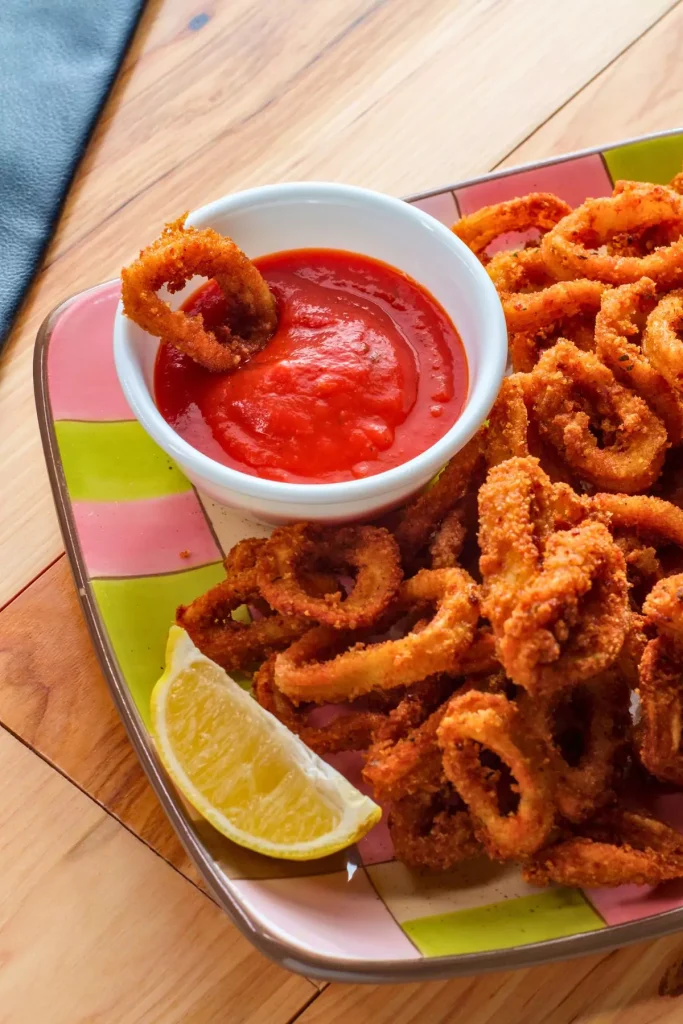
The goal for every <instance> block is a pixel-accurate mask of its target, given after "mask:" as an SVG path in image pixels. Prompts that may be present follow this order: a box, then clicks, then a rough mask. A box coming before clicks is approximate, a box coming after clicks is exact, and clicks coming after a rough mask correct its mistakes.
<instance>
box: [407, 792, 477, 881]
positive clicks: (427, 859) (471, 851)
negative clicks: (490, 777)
mask: <svg viewBox="0 0 683 1024" xmlns="http://www.w3.org/2000/svg"><path fill="white" fill-rule="evenodd" d="M387 824H388V826H389V834H390V835H391V839H392V842H393V844H394V856H395V857H396V859H397V860H400V861H402V862H403V863H404V864H408V865H410V866H411V867H415V868H429V869H430V870H432V871H448V869H449V868H452V867H454V865H456V864H458V863H460V861H463V860H468V859H469V858H470V857H476V856H477V854H480V853H481V847H480V845H479V843H478V842H477V840H476V839H475V837H474V832H473V830H472V819H471V817H470V815H469V813H468V811H467V807H466V806H465V803H464V801H463V800H462V799H461V798H460V797H459V796H458V794H457V793H456V792H455V791H454V790H453V787H452V786H450V785H448V784H444V786H443V787H442V788H441V789H440V790H439V791H438V792H437V793H415V794H414V795H413V796H410V797H403V798H402V799H400V800H396V801H395V802H394V803H392V804H391V805H390V807H389V815H388V818H387Z"/></svg>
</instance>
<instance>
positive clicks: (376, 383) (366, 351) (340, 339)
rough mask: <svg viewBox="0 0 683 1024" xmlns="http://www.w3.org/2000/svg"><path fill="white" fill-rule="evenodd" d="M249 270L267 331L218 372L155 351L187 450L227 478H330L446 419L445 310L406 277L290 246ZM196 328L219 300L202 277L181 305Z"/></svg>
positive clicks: (433, 436) (442, 429)
mask: <svg viewBox="0 0 683 1024" xmlns="http://www.w3.org/2000/svg"><path fill="white" fill-rule="evenodd" d="M254 263H255V264H256V266H257V267H258V269H259V270H260V272H261V274H262V275H263V277H264V278H265V280H266V281H267V282H268V285H269V287H270V289H271V291H272V293H273V295H274V296H275V299H276V301H277V307H278V327H277V330H276V332H275V334H274V335H273V337H272V338H271V340H270V341H269V342H268V344H267V345H266V346H265V348H264V349H263V350H262V351H261V352H259V353H258V354H257V355H255V356H253V357H252V358H251V359H250V360H249V361H248V362H246V363H244V364H243V365H242V366H240V367H239V368H238V369H237V370H235V371H234V372H232V373H211V372H210V371H209V370H206V369H204V368H203V367H202V366H200V365H198V364H197V363H195V362H194V361H193V360H192V359H190V358H189V357H188V356H186V355H184V354H183V353H182V352H179V351H178V350H177V349H176V348H174V347H173V346H172V345H168V344H162V345H161V346H160V348H159V353H158V356H157V362H156V368H155V380H154V384H155V394H156V401H157V405H158V407H159V411H160V412H161V414H162V416H163V417H164V419H165V420H166V421H167V422H168V423H169V424H170V425H171V426H172V427H173V428H174V429H175V430H176V431H177V432H178V434H180V436H181V437H183V438H184V439H185V440H186V441H187V442H188V443H189V444H191V445H193V447H195V448H197V449H198V450H199V451H201V452H203V453H204V454H205V455H209V456H210V457H211V458H212V459H215V460H216V461H217V462H222V463H223V464H224V465H226V466H231V467H232V468H233V469H238V470H241V471H242V472H244V473H251V474H253V475H254V476H260V477H266V478H268V479H270V480H284V481H288V482H291V483H333V482H336V481H343V480H355V479H359V478H361V477H366V476H372V475H374V474H376V473H381V472H383V471H384V470H387V469H391V468H392V467H394V466H399V465H401V464H402V463H404V462H408V461H409V460H410V459H412V458H414V457H415V456H416V455H419V454H420V453H421V452H423V451H425V449H427V448H429V447H430V446H431V445H433V444H434V443H435V441H438V440H439V438H440V437H443V435H444V434H445V433H446V432H447V431H448V430H449V429H450V428H451V427H452V426H453V424H454V423H455V421H456V420H457V419H458V417H459V416H460V413H461V412H462V409H463V406H464V404H465V399H466V397H467V386H468V371H467V360H466V356H465V350H464V348H463V345H462V342H461V340H460V337H459V335H458V332H457V331H456V329H455V327H454V326H453V324H452V322H451V320H450V319H449V317H448V315H447V313H446V312H445V310H444V309H443V308H442V307H441V306H440V305H439V303H438V302H437V301H436V299H434V298H433V297H432V296H431V295H430V294H429V292H427V291H426V290H425V289H424V288H422V287H421V285H419V284H418V283H417V282H416V281H413V280H412V279H411V278H410V277H408V276H407V275H406V274H404V273H402V272H401V271H399V270H396V269H395V268H393V267H390V266H388V265H387V264H385V263H380V262H379V261H377V260H373V259H371V258H370V257H368V256H361V255H358V254H356V253H351V252H343V251H337V250H333V249H295V250H292V251H289V252H278V253H274V254H272V255H270V256H263V257H261V258H259V259H257V260H254ZM183 309H184V310H185V311H186V312H187V313H188V314H189V315H190V316H198V315H200V316H201V317H202V319H203V321H204V325H205V326H206V327H207V328H209V329H210V328H211V327H215V326H217V325H218V324H220V323H222V322H224V321H225V319H226V316H227V304H226V301H225V299H224V298H223V295H222V293H221V291H220V289H219V288H218V285H217V284H216V283H215V282H212V281H209V282H208V283H207V284H206V285H204V286H202V287H201V288H200V289H199V290H198V291H196V292H195V293H194V295H192V296H191V297H190V298H189V299H188V300H187V301H186V302H185V304H184V305H183Z"/></svg>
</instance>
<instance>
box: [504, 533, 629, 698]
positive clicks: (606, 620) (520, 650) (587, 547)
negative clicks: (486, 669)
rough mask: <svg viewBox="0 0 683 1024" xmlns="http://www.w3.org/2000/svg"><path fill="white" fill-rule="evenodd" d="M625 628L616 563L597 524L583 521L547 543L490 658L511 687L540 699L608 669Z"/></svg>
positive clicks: (619, 563) (624, 589)
mask: <svg viewBox="0 0 683 1024" xmlns="http://www.w3.org/2000/svg"><path fill="white" fill-rule="evenodd" d="M629 624H630V609H629V604H628V582H627V579H626V566H625V563H624V556H623V555H622V553H621V551H620V550H619V548H618V547H617V545H616V544H615V543H614V541H613V540H612V537H611V534H610V532H609V530H608V529H607V527H606V526H605V525H604V524H603V523H599V522H592V521H586V522H584V523H581V524H579V525H578V526H575V527H573V528H572V529H570V530H559V531H558V532H557V533H554V534H551V536H550V537H549V538H548V539H547V541H546V543H545V549H544V552H543V564H542V566H541V569H540V571H539V572H538V573H537V575H535V576H534V578H533V579H531V580H530V582H529V583H527V585H526V586H525V587H524V588H523V589H522V590H521V591H519V592H518V593H516V594H515V596H514V598H513V601H512V607H511V610H510V613H509V615H508V617H507V618H506V620H505V622H504V623H503V627H502V629H500V628H499V629H498V630H497V640H498V656H499V658H500V660H501V662H502V664H503V666H504V667H505V671H506V672H507V674H508V675H509V677H510V679H512V680H513V681H514V682H515V683H517V685H518V686H523V687H524V688H525V689H527V690H529V692H531V693H534V694H540V695H546V696H547V695H549V694H552V693H554V692H556V691H557V690H560V689H562V688H563V687H565V686H567V685H576V683H578V682H581V681H583V680H585V679H590V678H591V677H592V676H595V675H597V674H598V673H599V672H603V671H604V670H605V669H607V668H609V666H610V665H611V664H612V663H613V662H614V661H615V659H616V657H617V656H618V654H619V651H620V650H621V648H622V646H623V643H624V638H625V636H626V632H627V629H628V627H629Z"/></svg>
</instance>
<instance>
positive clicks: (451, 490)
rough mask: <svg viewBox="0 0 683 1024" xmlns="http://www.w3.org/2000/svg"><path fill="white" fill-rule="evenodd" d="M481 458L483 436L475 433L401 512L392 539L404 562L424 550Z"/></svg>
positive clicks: (459, 495) (466, 486) (458, 498)
mask: <svg viewBox="0 0 683 1024" xmlns="http://www.w3.org/2000/svg"><path fill="white" fill-rule="evenodd" d="M482 459H483V435H482V434H481V432H479V433H477V434H475V436H474V437H473V438H472V440H471V441H468V443H467V444H466V445H465V447H464V448H461V449H460V451H459V452H457V453H456V454H455V455H454V456H453V458H452V459H451V461H450V462H449V463H448V464H447V465H446V466H445V468H444V469H443V470H442V471H441V473H440V474H439V476H438V477H437V479H436V482H435V483H433V484H432V486H431V487H429V488H428V490H426V491H423V492H422V494H419V495H418V496H417V497H416V498H413V499H412V500H411V501H410V502H408V504H407V505H406V506H405V507H404V508H403V509H402V511H401V514H400V517H399V521H398V524H397V526H396V529H395V530H394V536H395V538H396V541H397V543H398V546H399V548H400V549H401V555H402V557H403V558H404V559H405V560H408V561H409V560H410V559H411V558H414V556H415V554H416V552H419V551H421V550H422V548H424V547H425V546H426V545H427V544H428V543H429V540H430V538H431V537H432V535H433V533H434V531H435V530H436V528H437V526H438V525H439V523H440V522H441V521H442V520H443V519H444V518H445V516H446V515H447V514H448V512H450V510H451V509H452V508H453V506H454V505H455V504H456V503H457V502H458V501H459V500H460V499H461V498H462V497H463V496H464V494H465V492H466V491H467V488H468V487H469V484H470V481H471V479H472V477H473V475H474V473H475V471H476V470H477V468H478V466H479V465H480V463H481V462H482Z"/></svg>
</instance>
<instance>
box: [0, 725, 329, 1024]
mask: <svg viewBox="0 0 683 1024" xmlns="http://www.w3.org/2000/svg"><path fill="white" fill-rule="evenodd" d="M0 788H1V791H2V793H1V796H2V799H1V800H0V877H1V878H2V882H0V895H1V898H0V946H1V947H2V971H0V1021H1V1022H2V1024H35V1022H37V1021H46V1022H47V1021H49V1024H81V1022H82V1024H86V1022H94V1021H103V1022H105V1021H106V1022H112V1024H113V1022H114V1021H115V1022H116V1024H140V1022H141V1021H144V1022H145V1024H176V1022H177V1024H181V1022H182V1024H214V1022H215V1024H219V1022H221V1024H222V1022H224V1021H226V1020H227V1019H228V1017H229V1019H230V1020H234V1021H238V1020H239V1021H241V1022H245V1024H247V1022H248V1024H286V1022H287V1021H290V1020H291V1019H292V1017H293V1016H295V1015H296V1014H297V1012H298V1011H299V1010H300V1009H301V1008H302V1007H304V1006H305V1005H306V1003H307V1002H308V1001H309V1000H310V999H311V997H312V996H313V995H315V992H316V989H315V988H314V986H313V985H311V984H310V982H308V981H306V980H305V979H304V978H301V977H297V976H295V975H293V974H288V973H287V972H285V971H284V970H281V969H280V968H278V967H275V966H274V965H273V964H271V963H269V962H268V961H266V960H265V959H264V958H263V957H262V956H261V955H260V954H259V953H257V952H256V951H255V950H254V949H253V948H252V946H251V945H250V943H248V942H247V940H246V939H244V938H242V936H241V935H240V934H239V933H238V932H237V930H236V929H235V928H233V927H232V925H231V924H230V923H229V921H228V920H227V918H226V917H225V916H224V915H223V914H222V913H221V911H219V910H218V908H217V907H216V906H215V905H214V904H213V903H212V902H211V901H210V900H209V899H208V898H207V897H206V896H204V895H203V894H202V893H201V892H199V891H198V890H197V889H195V888H194V886H192V885H190V883H189V882H187V881H186V880H185V879H184V878H181V876H180V875H178V874H177V872H175V871H173V869H172V868H170V867H169V866H168V864H165V863H164V861H163V860H161V859H160V858H159V857H156V856H155V855H154V854H153V853H152V852H151V850H149V849H148V848H147V847H146V846H144V844H142V843H141V842H140V841H139V840H137V839H136V838H135V837H134V836H132V835H131V834H130V833H129V832H128V831H126V830H125V829H124V828H123V827H122V826H121V825H119V824H118V822H116V821H115V820H114V819H113V818H111V817H110V816H109V815H108V814H106V813H105V812H104V811H102V810H101V808H99V807H98V806H97V804H95V803H93V801H92V800H90V799H89V798H88V797H87V796H85V795H84V794H83V793H81V792H79V790H77V789H76V788H75V787H74V786H72V785H71V783H69V782H67V781H66V779H64V778H62V777H61V776H60V775H59V774H58V773H57V772H55V771H54V770H53V769H52V768H50V767H49V765H47V764H46V763H45V762H44V761H41V760H40V758H38V757H37V756H36V755H35V754H33V753H32V752H31V751H30V750H28V749H27V748H26V747H24V746H22V744H21V743H19V741H18V740H16V739H14V738H13V737H11V736H10V735H9V734H8V733H7V732H5V731H4V730H2V731H0Z"/></svg>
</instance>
